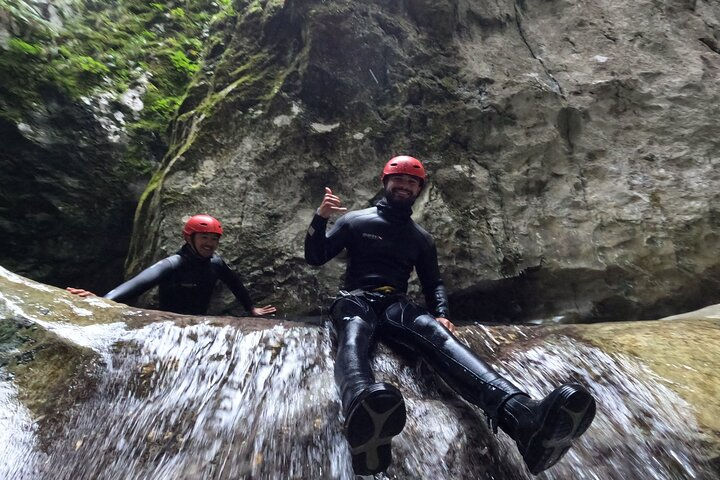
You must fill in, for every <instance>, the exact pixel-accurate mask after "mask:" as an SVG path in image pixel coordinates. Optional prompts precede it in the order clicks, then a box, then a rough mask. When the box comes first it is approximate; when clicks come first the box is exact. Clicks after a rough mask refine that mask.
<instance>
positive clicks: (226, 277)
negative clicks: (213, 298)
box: [213, 257, 277, 316]
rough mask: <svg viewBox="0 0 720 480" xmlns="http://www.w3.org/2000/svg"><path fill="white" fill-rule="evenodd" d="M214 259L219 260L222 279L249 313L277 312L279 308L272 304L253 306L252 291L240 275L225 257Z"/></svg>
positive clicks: (258, 314)
mask: <svg viewBox="0 0 720 480" xmlns="http://www.w3.org/2000/svg"><path fill="white" fill-rule="evenodd" d="M213 261H217V262H218V263H217V265H218V267H219V271H220V280H222V281H223V283H224V284H225V285H227V286H228V288H229V289H230V291H231V292H232V293H233V295H235V298H236V299H237V301H238V302H240V304H241V305H242V306H243V307H244V308H245V310H246V311H247V312H248V313H250V314H251V315H255V316H260V315H268V314H271V313H275V312H276V311H277V309H276V308H275V307H273V306H272V305H266V306H264V307H255V306H253V302H252V299H251V298H250V293H249V292H248V290H247V288H245V285H243V283H242V279H241V278H240V275H238V274H237V273H236V272H234V271H233V270H231V269H230V267H229V266H228V264H227V263H225V261H224V260H223V259H221V258H219V257H217V258H216V259H213Z"/></svg>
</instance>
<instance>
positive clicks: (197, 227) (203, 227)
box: [183, 215, 223, 236]
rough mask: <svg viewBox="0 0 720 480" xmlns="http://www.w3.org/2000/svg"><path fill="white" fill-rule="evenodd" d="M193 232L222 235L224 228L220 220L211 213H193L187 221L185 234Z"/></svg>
mask: <svg viewBox="0 0 720 480" xmlns="http://www.w3.org/2000/svg"><path fill="white" fill-rule="evenodd" d="M193 233H217V234H218V235H222V233H223V229H222V225H220V222H219V221H218V220H217V219H216V218H214V217H211V216H210V215H193V216H192V217H190V219H189V220H188V221H187V222H185V226H184V227H183V235H186V236H190V235H192V234H193Z"/></svg>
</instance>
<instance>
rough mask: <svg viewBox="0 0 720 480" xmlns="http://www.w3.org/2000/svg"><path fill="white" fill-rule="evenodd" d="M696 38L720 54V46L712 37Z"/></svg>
mask: <svg viewBox="0 0 720 480" xmlns="http://www.w3.org/2000/svg"><path fill="white" fill-rule="evenodd" d="M698 40H700V42H702V43H703V44H704V45H705V46H706V47H708V48H709V49H710V50H712V51H713V52H715V53H717V54H719V55H720V48H719V47H718V43H717V42H716V41H715V39H714V38H699V39H698Z"/></svg>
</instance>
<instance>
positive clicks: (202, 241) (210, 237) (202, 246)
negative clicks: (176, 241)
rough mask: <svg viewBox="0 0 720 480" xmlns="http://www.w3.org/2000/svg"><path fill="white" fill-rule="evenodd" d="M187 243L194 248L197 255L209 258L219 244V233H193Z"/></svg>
mask: <svg viewBox="0 0 720 480" xmlns="http://www.w3.org/2000/svg"><path fill="white" fill-rule="evenodd" d="M188 243H189V244H190V246H192V247H193V248H194V249H195V251H196V252H197V253H198V255H200V256H201V257H205V258H210V257H212V256H213V254H214V253H215V250H217V248H218V245H219V244H220V235H218V234H217V233H195V234H193V235H192V237H190V239H189V240H188Z"/></svg>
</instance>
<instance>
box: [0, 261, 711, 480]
mask: <svg viewBox="0 0 720 480" xmlns="http://www.w3.org/2000/svg"><path fill="white" fill-rule="evenodd" d="M0 287H1V288H0V290H1V291H2V295H1V296H0V319H2V320H1V321H0V328H1V329H2V330H0V339H1V341H0V352H1V355H0V358H2V359H3V365H2V366H1V367H0V372H2V375H3V377H2V378H3V379H2V381H1V382H0V400H1V401H2V402H3V407H6V408H4V411H7V412H14V414H13V415H10V416H3V417H1V418H0V425H1V426H2V427H3V428H2V429H0V430H2V431H3V432H9V433H11V434H9V435H8V439H7V440H8V441H7V442H6V445H7V448H6V452H7V454H6V459H7V460H8V461H7V462H5V463H4V464H3V466H2V467H0V468H4V470H0V473H2V474H6V475H8V476H9V478H27V479H42V478H98V477H107V478H115V477H116V476H123V477H124V478H144V477H147V476H152V477H153V478H187V479H191V478H198V476H201V477H203V478H228V477H232V478H268V479H269V478H277V476H278V475H282V476H284V477H285V478H308V477H328V478H348V479H349V478H353V475H352V470H351V463H350V456H349V451H348V450H347V445H346V443H345V440H344V438H343V436H342V430H341V421H340V419H339V400H338V398H337V392H336V390H335V385H334V381H333V373H332V365H333V362H332V341H331V336H330V332H329V331H328V330H327V328H326V327H324V326H319V325H312V324H308V323H300V322H287V321H283V320H281V319H245V318H230V317H188V316H182V315H174V314H168V313H163V312H154V311H150V310H140V309H134V308H130V307H126V306H123V305H121V304H114V303H113V302H110V301H106V300H102V299H97V298H95V299H80V298H78V297H72V296H70V295H69V294H67V293H66V292H64V291H61V290H58V289H55V288H52V287H48V286H46V285H42V284H38V283H35V282H32V281H30V280H27V279H25V278H22V277H19V276H17V275H14V274H12V273H10V272H8V271H7V270H4V269H3V270H0ZM718 311H720V310H718V307H717V306H715V307H710V308H709V309H707V310H704V311H700V312H695V313H692V314H688V315H687V316H686V317H685V318H676V319H665V320H660V321H648V322H619V323H613V324H594V325H573V326H563V325H561V326H487V325H479V324H478V325H468V326H464V327H460V329H459V333H458V336H459V337H460V338H461V339H462V340H463V341H465V342H466V343H467V344H468V345H469V346H470V347H471V348H472V349H474V350H475V351H477V352H479V353H480V354H481V355H482V356H483V357H484V358H487V359H488V360H489V361H490V362H491V363H492V364H493V365H494V366H495V368H497V369H498V370H499V371H500V372H501V373H503V374H504V375H506V376H508V377H510V378H511V379H513V381H515V382H516V383H518V384H519V385H522V386H523V388H525V389H527V391H528V392H529V393H530V394H532V395H533V396H536V397H539V396H541V395H545V394H547V393H548V392H549V391H550V390H551V389H552V388H553V387H554V386H555V385H557V384H558V383H560V382H565V381H579V382H581V383H583V384H584V385H587V387H588V388H589V389H590V390H591V392H592V393H593V395H594V396H595V397H596V398H597V400H598V407H599V409H598V415H597V417H596V420H595V422H594V423H593V425H592V426H591V428H590V429H589V430H588V433H587V434H586V435H585V436H583V437H582V439H581V440H580V441H579V442H577V445H576V446H575V447H574V448H573V450H572V451H571V452H570V453H569V454H568V455H567V456H566V457H565V458H564V459H563V460H562V461H561V462H560V463H559V464H558V465H556V466H555V467H553V468H552V469H550V470H548V471H547V472H545V473H544V474H543V475H541V478H546V479H557V480H561V479H566V478H573V475H574V474H575V473H577V472H579V471H582V472H584V473H585V474H586V475H587V476H588V478H603V479H606V478H608V479H618V480H619V479H622V478H674V479H691V478H708V479H709V478H715V477H716V476H717V475H718V473H720V468H718V460H717V458H718V451H720V450H718V448H719V446H720V435H719V434H718V426H717V418H718V412H719V410H718V405H717V401H716V397H717V395H716V393H717V388H718V385H720V377H718V375H717V367H718V364H717V362H718V360H717V359H718V358H719V357H718V356H717V355H716V352H715V350H716V347H715V345H716V344H717V343H718V342H717V341H718V338H717V336H718V330H719V329H720V325H719V324H718V319H717V317H718ZM32 332H34V333H32ZM27 352H33V353H32V354H31V355H28V353H27ZM50 354H52V356H47V357H45V355H50ZM43 359H46V360H47V361H46V360H43ZM85 360H89V361H90V362H89V363H86V361H85ZM88 364H89V365H92V366H93V368H92V369H91V370H88V369H82V368H77V367H76V366H77V365H80V366H82V365H88ZM373 369H374V371H375V372H376V375H377V376H378V378H380V379H382V380H383V381H389V382H392V383H394V384H396V385H398V386H399V388H400V389H401V391H402V392H403V395H404V397H405V399H406V404H407V408H408V423H407V426H406V428H405V430H404V431H403V433H402V434H401V435H399V436H398V437H396V439H395V440H394V448H393V452H394V458H395V461H394V463H393V465H392V467H391V468H390V469H389V470H388V472H387V477H384V476H383V478H421V477H422V478H430V477H435V478H488V479H490V478H495V479H529V478H532V477H531V476H530V474H529V473H528V472H527V471H526V470H525V468H524V466H523V464H522V460H521V459H520V457H519V454H518V453H517V451H516V449H515V447H514V445H513V442H512V440H510V439H509V438H508V437H507V436H506V435H505V434H504V433H500V434H499V435H498V436H497V437H495V436H493V435H492V434H491V432H490V431H489V429H488V428H487V424H486V421H485V418H484V415H483V414H482V412H481V411H479V410H477V409H476V408H474V407H472V406H470V405H468V404H467V403H465V402H463V401H461V400H459V399H458V397H457V396H455V395H454V394H453V393H452V392H451V391H449V390H448V389H447V387H445V386H444V385H443V384H442V382H440V381H439V380H438V379H436V378H435V377H434V376H433V375H432V374H431V373H430V372H429V370H427V369H426V368H425V367H424V366H423V364H422V363H421V362H420V363H419V362H417V361H416V359H412V358H409V357H407V356H403V355H399V354H398V353H395V352H393V351H391V350H390V349H388V348H387V347H385V346H384V345H380V346H379V348H378V350H377V352H376V355H375V357H374V361H373ZM88 380H91V381H88ZM48 419H51V420H52V421H50V420H48Z"/></svg>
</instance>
